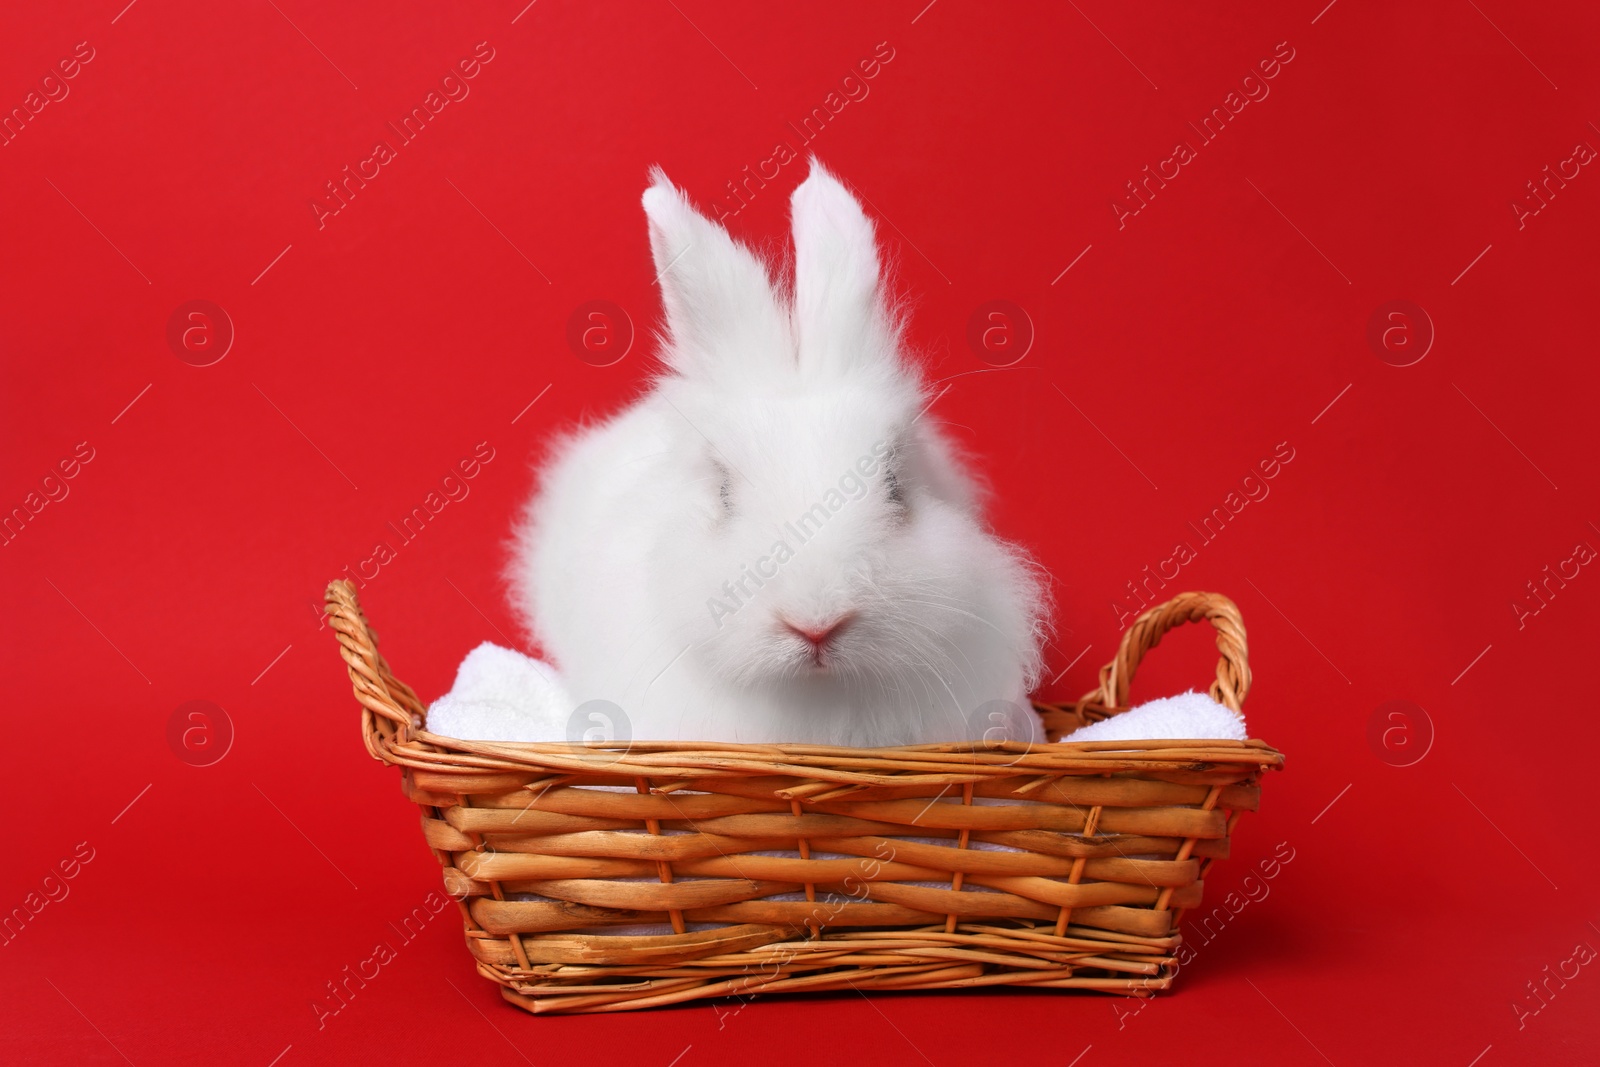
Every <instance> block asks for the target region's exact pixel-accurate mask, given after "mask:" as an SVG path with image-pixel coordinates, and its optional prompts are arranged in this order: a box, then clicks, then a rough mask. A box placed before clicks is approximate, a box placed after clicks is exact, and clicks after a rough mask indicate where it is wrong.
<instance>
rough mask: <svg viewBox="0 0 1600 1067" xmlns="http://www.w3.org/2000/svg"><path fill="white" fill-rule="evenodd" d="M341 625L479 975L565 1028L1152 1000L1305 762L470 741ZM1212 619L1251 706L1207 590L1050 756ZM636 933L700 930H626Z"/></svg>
mask: <svg viewBox="0 0 1600 1067" xmlns="http://www.w3.org/2000/svg"><path fill="white" fill-rule="evenodd" d="M327 611H328V615H329V622H330V624H331V626H332V627H333V629H334V630H335V631H336V633H337V635H338V638H339V643H340V645H341V649H340V651H341V654H342V655H343V657H344V660H345V663H346V664H347V665H348V667H349V673H350V679H351V681H352V683H353V684H354V686H355V694H356V699H357V700H358V701H360V703H361V706H362V716H361V722H362V732H363V734H364V736H365V738H366V743H367V750H368V751H369V752H371V754H372V755H373V756H374V757H376V758H378V759H381V760H383V761H385V762H386V763H390V764H394V765H395V766H398V767H399V768H401V771H402V777H403V787H404V791H405V793H406V796H407V797H408V798H409V799H410V800H412V801H413V802H415V803H416V804H417V805H418V806H419V807H420V808H421V812H422V831H423V836H424V837H425V838H426V839H427V842H428V844H429V845H430V846H431V847H432V849H433V852H434V856H435V857H436V858H437V859H438V861H439V863H440V865H441V866H442V867H443V868H444V883H445V888H446V889H447V890H448V891H449V893H450V894H451V895H452V896H453V897H455V898H456V900H457V901H458V902H459V904H460V906H461V911H462V916H463V918H464V920H465V924H466V937H467V946H468V948H469V949H470V950H471V951H472V954H473V956H474V957H475V958H476V959H477V965H478V971H479V973H480V974H482V975H483V976H484V977H485V978H489V979H491V980H493V981H494V982H496V983H498V984H499V986H500V991H501V994H502V995H503V996H504V997H505V998H506V999H507V1000H508V1001H510V1002H511V1003H513V1004H515V1005H517V1006H518V1007H521V1008H525V1009H527V1010H529V1011H533V1012H539V1013H544V1012H601V1011H625V1010H630V1009H634V1008H647V1007H654V1006H658V1005H664V1004H673V1003H678V1002H681V1001H687V1000H693V999H697V998H704V997H727V996H744V995H749V994H754V993H758V992H759V993H777V992H791V991H802V990H829V989H843V988H851V987H853V988H855V989H861V990H869V989H949V988H960V987H971V986H989V985H1018V986H1031V987H1035V988H1057V989H1059V988H1076V989H1095V990H1104V991H1109V992H1118V993H1126V994H1131V995H1135V996H1146V995H1149V994H1150V993H1151V992H1153V991H1155V990H1160V989H1166V988H1167V987H1168V986H1169V985H1170V983H1171V980H1172V975H1173V973H1174V972H1175V969H1176V968H1175V966H1174V955H1173V954H1174V951H1175V949H1176V948H1177V946H1178V944H1179V941H1180V937H1179V934H1178V932H1177V930H1178V919H1179V918H1180V917H1181V915H1182V913H1183V910H1184V909H1186V908H1192V907H1195V906H1196V905H1198V904H1199V903H1200V899H1201V890H1202V886H1203V882H1202V877H1203V875H1204V873H1205V870H1206V868H1207V867H1208V866H1209V865H1210V864H1211V863H1212V861H1214V860H1217V859H1222V858H1224V857H1226V856H1227V854H1228V842H1229V835H1230V833H1231V831H1232V829H1233V825H1234V823H1235V821H1236V820H1237V818H1238V816H1239V814H1240V813H1241V812H1245V811H1253V810H1255V808H1256V805H1257V802H1258V800H1259V797H1260V785H1259V778H1260V775H1261V773H1262V771H1264V770H1266V769H1267V768H1274V767H1279V766H1281V765H1282V763H1283V757H1282V755H1281V754H1279V753H1278V752H1277V751H1275V750H1274V749H1272V748H1270V747H1269V746H1267V745H1266V744H1264V743H1263V742H1260V741H1217V740H1211V741H1115V742H1100V743H1088V744H1070V745H1055V744H1050V745H1034V746H1031V748H1030V746H1028V745H1025V744H1021V743H1016V742H1008V743H996V744H987V743H984V742H975V743H973V744H970V745H966V746H962V745H948V744H947V745H922V746H914V747H906V748H879V749H850V748H837V747H827V746H818V745H736V744H718V743H709V742H646V741H634V742H632V743H631V744H630V743H621V742H619V743H604V742H591V743H585V744H566V743H549V744H510V743H491V742H479V741H459V740H455V739H452V738H447V737H441V736H439V735H436V734H431V733H428V732H427V731H426V730H424V729H422V726H421V724H422V722H423V719H424V715H425V711H426V709H425V706H424V705H423V703H422V702H421V701H420V700H418V699H417V696H416V694H415V693H414V692H413V691H412V690H411V688H410V687H409V686H407V685H405V684H404V683H402V682H400V681H398V680H397V679H396V678H395V677H394V675H393V674H391V673H390V671H389V667H388V664H387V663H385V662H384V659H383V657H382V656H381V655H379V654H378V649H377V640H376V638H375V637H374V635H373V633H372V631H371V629H370V628H369V627H368V624H367V621H366V618H365V616H364V615H363V614H362V611H361V607H360V605H359V603H358V602H357V600H356V594H355V590H354V588H353V587H352V586H351V585H350V583H349V582H346V581H343V580H341V581H336V582H334V583H333V584H332V585H330V586H329V587H328V595H327ZM1201 619H1207V620H1209V621H1210V622H1211V623H1212V624H1213V625H1214V626H1215V627H1216V629H1217V647H1218V650H1219V651H1220V652H1221V654H1222V658H1221V661H1220V663H1219V664H1218V667H1217V679H1216V681H1215V682H1214V683H1213V684H1212V686H1211V694H1212V696H1213V697H1215V698H1216V699H1217V700H1219V701H1221V702H1222V703H1224V704H1226V705H1227V706H1229V707H1231V708H1233V709H1234V710H1235V711H1237V710H1238V709H1239V707H1240V704H1241V702H1242V701H1243V700H1244V697H1245V694H1246V692H1247V691H1248V689H1249V686H1250V670H1249V666H1248V664H1247V660H1246V646H1245V633H1244V626H1243V624H1242V623H1241V621H1240V619H1239V612H1238V609H1237V608H1235V607H1234V605H1233V603H1232V602H1231V601H1230V600H1228V599H1227V598H1226V597H1223V596H1220V595H1218V594H1215V593H1185V594H1183V595H1181V596H1178V597H1177V598H1175V599H1173V600H1172V601H1170V602H1169V603H1167V604H1164V605H1161V606H1160V607H1157V608H1153V609H1151V610H1150V611H1148V612H1146V613H1145V614H1144V615H1143V616H1141V617H1140V618H1139V619H1138V621H1136V622H1135V623H1134V624H1133V625H1132V626H1131V627H1130V628H1129V629H1128V631H1127V632H1126V634H1125V635H1124V637H1123V643H1122V647H1121V649H1120V651H1119V652H1118V654H1117V657H1116V659H1114V660H1113V661H1112V662H1111V663H1109V664H1107V665H1106V667H1105V668H1104V669H1102V671H1101V672H1100V687H1099V688H1098V689H1096V690H1095V691H1094V692H1092V693H1089V694H1088V695H1086V696H1085V697H1084V698H1083V700H1081V701H1078V702H1077V703H1076V704H1068V705H1045V704H1041V705H1037V708H1038V711H1039V713H1040V714H1041V715H1042V717H1043V720H1044V723H1045V727H1046V731H1047V733H1048V735H1049V737H1050V740H1051V741H1054V740H1055V739H1056V738H1057V737H1058V736H1060V735H1061V734H1064V733H1068V732H1070V731H1071V730H1073V729H1076V728H1077V727H1078V726H1080V725H1082V724H1083V723H1084V722H1089V721H1094V720H1097V719H1102V718H1104V717H1106V716H1107V715H1111V714H1115V713H1116V712H1117V711H1118V710H1121V709H1122V708H1123V707H1124V706H1125V705H1126V703H1127V700H1128V684H1129V682H1130V681H1131V680H1132V678H1133V674H1134V671H1135V670H1136V669H1137V667H1138V665H1139V661H1140V659H1141V658H1142V657H1143V656H1144V654H1145V653H1146V652H1148V651H1149V650H1150V649H1151V648H1153V647H1155V645H1156V644H1157V642H1159V641H1160V640H1161V636H1162V635H1163V634H1164V633H1166V631H1167V630H1169V629H1170V628H1172V627H1173V626H1176V625H1178V624H1179V623H1182V622H1188V621H1199V620H1201ZM596 786H605V787H611V788H609V789H598V788H594V787H596ZM617 787H623V788H624V789H626V790H628V791H627V792H623V791H619V790H618V788H617ZM929 840H933V841H936V842H937V843H931V844H930V843H927V842H928V841H929ZM979 842H983V843H988V844H990V845H994V846H1002V847H1003V848H1004V849H1005V850H981V849H979V848H977V847H974V846H975V845H976V844H977V843H979ZM772 852H779V853H786V854H780V855H770V854H762V853H772ZM829 856H835V857H844V858H826V857H829ZM929 883H933V884H932V885H930V884H929ZM785 894H786V895H787V896H788V897H789V898H790V899H771V898H773V897H775V896H779V895H785ZM529 895H532V896H535V897H536V898H537V899H533V900H525V899H524V900H519V899H513V898H515V897H526V896H529ZM802 897H803V898H802ZM797 898H799V899H797ZM633 924H662V926H663V928H667V927H666V924H670V929H671V930H673V931H676V932H674V933H667V934H652V935H642V934H625V933H611V934H607V933H605V932H604V931H606V930H607V929H608V928H616V927H619V926H628V925H633ZM691 926H692V927H694V929H692V930H691V929H689V928H690V927H691Z"/></svg>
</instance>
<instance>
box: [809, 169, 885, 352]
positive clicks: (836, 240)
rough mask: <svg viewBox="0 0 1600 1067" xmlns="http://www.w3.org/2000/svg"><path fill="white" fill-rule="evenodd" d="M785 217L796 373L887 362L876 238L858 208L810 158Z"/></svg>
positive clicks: (849, 196)
mask: <svg viewBox="0 0 1600 1067" xmlns="http://www.w3.org/2000/svg"><path fill="white" fill-rule="evenodd" d="M789 213H790V215H791V216H792V218H793V227H794V320H795V332H796V333H797V334H798V340H799V345H800V363H801V365H802V367H804V368H805V369H806V370H808V371H816V372H820V373H824V374H826V373H835V372H844V371H848V370H850V369H852V368H856V367H861V366H864V365H868V364H873V363H881V362H883V361H885V360H892V357H893V356H894V354H895V351H896V348H895V325H894V320H893V316H892V315H891V314H890V312H889V309H888V307H887V305H886V304H885V302H884V299H883V294H882V291H881V287H880V284H879V267H878V244H877V239H876V237H875V236H874V233H873V228H872V222H871V220H869V219H868V218H867V216H866V214H865V213H863V212H862V210H861V205H860V204H859V203H857V202H856V198H855V197H854V196H852V195H850V191H849V190H848V189H846V188H845V187H844V186H843V185H842V184H840V182H839V180H838V179H837V178H835V177H834V176H833V175H832V174H829V173H828V171H827V170H826V169H825V168H824V167H823V166H822V164H821V163H819V162H817V158H816V157H815V156H813V157H811V173H810V174H809V175H808V176H807V177H806V180H805V181H803V182H801V183H800V186H799V188H797V189H796V190H795V191H794V196H793V197H792V198H791V199H790V201H789Z"/></svg>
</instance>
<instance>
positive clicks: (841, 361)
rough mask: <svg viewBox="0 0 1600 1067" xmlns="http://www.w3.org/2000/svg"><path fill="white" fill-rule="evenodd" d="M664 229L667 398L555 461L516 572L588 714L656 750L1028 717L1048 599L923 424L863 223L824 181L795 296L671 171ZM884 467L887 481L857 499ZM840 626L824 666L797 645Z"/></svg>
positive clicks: (800, 241) (577, 441)
mask: <svg viewBox="0 0 1600 1067" xmlns="http://www.w3.org/2000/svg"><path fill="white" fill-rule="evenodd" d="M644 208H645V214H646V216H647V217H648V220H649V230H650V243H651V248H652V251H653V254H654V257H655V263H656V268H657V271H658V272H659V275H660V285H661V293H662V302H663V305H664V306H665V310H666V323H667V332H668V336H666V337H665V338H663V341H662V352H661V357H662V360H663V362H664V363H665V365H666V368H667V373H666V374H664V375H663V376H662V377H660V378H659V379H657V380H656V381H655V382H654V383H653V384H652V388H651V389H650V391H649V392H648V393H647V394H646V395H644V396H643V397H642V398H641V399H640V400H639V401H637V402H636V403H634V404H633V405H632V406H631V407H629V408H627V409H626V410H624V411H622V412H621V413H619V414H617V415H615V416H613V417H611V418H609V419H606V420H605V421H603V422H600V423H598V424H596V425H592V426H589V427H586V428H584V429H581V430H579V431H577V432H575V433H573V434H571V435H570V436H568V437H567V438H566V439H565V440H564V441H562V442H561V443H560V444H559V445H558V446H557V447H556V449H555V450H554V452H553V454H552V456H551V457H550V459H549V460H548V462H547V463H546V465H545V466H544V468H543V470H542V471H541V474H540V479H539V486H538V489H537V492H536V493H535V495H534V496H533V498H532V500H531V501H530V502H529V503H528V505H527V508H526V512H525V514H524V517H523V521H522V522H521V524H520V525H519V528H518V532H517V551H516V553H515V557H514V559H513V561H512V565H511V568H510V571H509V577H510V578H511V583H512V588H513V602H514V604H515V606H516V608H517V609H518V611H519V613H520V614H521V616H522V618H523V620H524V622H525V624H526V625H527V627H528V629H529V631H530V633H531V635H532V636H533V638H534V639H535V640H536V641H537V642H538V644H539V645H540V647H541V648H542V649H543V650H544V652H545V653H546V654H547V655H548V656H549V657H550V658H551V660H552V661H553V662H554V663H555V664H556V665H557V666H558V667H559V668H560V671H561V674H562V677H563V680H564V682H565V684H566V689H567V694H568V696H569V698H570V700H571V701H573V702H574V703H581V702H583V701H587V700H591V699H596V698H603V699H606V700H610V701H612V702H614V703H615V704H617V705H619V706H620V707H621V708H622V709H623V710H624V711H625V712H626V714H627V716H628V718H629V720H630V723H631V733H632V736H633V737H634V738H638V739H653V740H696V739H701V740H704V739H715V740H719V741H739V742H773V741H794V742H813V743H830V744H842V745H888V744H915V743H926V742H936V741H947V740H956V739H964V738H966V737H968V736H970V735H971V729H970V726H969V722H970V721H972V717H973V716H974V715H975V714H977V713H978V709H980V708H982V707H983V706H984V705H986V704H988V703H989V702H992V701H1010V702H1012V703H1013V704H1015V705H1017V706H1018V707H1019V708H1025V707H1026V703H1025V697H1026V694H1027V693H1028V692H1029V691H1030V689H1031V688H1032V687H1033V685H1034V683H1035V682H1036V680H1037V676H1038V671H1039V663H1040V654H1039V644H1040V640H1041V635H1042V633H1043V629H1044V625H1045V624H1044V618H1045V611H1044V603H1043V599H1044V597H1043V588H1042V585H1041V583H1040V581H1039V580H1038V577H1037V575H1036V572H1035V568H1034V567H1033V566H1032V565H1031V564H1030V562H1029V561H1028V559H1027V558H1026V557H1025V556H1024V554H1023V553H1022V552H1021V551H1019V550H1018V549H1017V548H1016V547H1014V546H1012V545H1010V544H1008V543H1006V542H1004V541H1002V540H1000V539H998V538H997V537H995V536H994V535H993V534H992V533H991V532H990V531H989V529H988V527H987V525H986V524H985V522H984V519H983V515H982V512H981V508H980V503H979V501H980V493H979V491H978V489H977V486H976V485H975V483H974V482H973V480H972V478H971V477H970V475H969V474H968V473H967V472H966V471H965V470H964V469H963V468H962V466H961V464H960V463H959V461H958V460H957V459H956V450H955V449H954V448H953V447H952V445H951V443H950V442H949V441H948V440H947V439H946V437H945V436H944V434H943V433H942V432H941V431H940V429H939V428H938V426H937V425H936V424H935V422H934V420H933V418H932V417H931V416H930V415H926V414H924V409H925V406H926V404H927V403H928V399H929V394H928V390H927V387H926V384H925V382H924V380H923V378H922V375H921V373H920V371H919V369H918V368H917V367H916V366H915V365H914V364H913V363H912V362H911V361H910V360H908V358H907V357H906V355H905V353H904V351H903V349H902V345H901V341H900V330H899V323H898V318H897V316H896V314H895V312H894V309H893V308H892V306H891V305H890V303H889V302H888V300H887V299H886V296H885V292H884V286H883V284H882V281H881V277H880V268H879V262H878V252H877V241H876V237H875V235H874V231H873V225H872V223H871V221H869V220H868V219H867V217H866V215H865V214H864V213H863V212H862V210H861V207H860V205H859V204H858V203H857V202H856V199H855V198H854V197H853V196H852V195H851V194H850V193H849V192H848V191H847V190H846V189H845V187H844V186H843V185H841V184H840V183H839V182H838V181H837V180H836V179H835V178H834V177H833V176H832V175H830V174H829V173H828V172H827V171H826V170H824V169H823V168H822V167H821V166H820V165H819V164H817V163H816V162H815V160H813V161H812V166H811V172H810V175H809V176H808V177H807V178H806V180H805V181H804V182H803V183H802V184H801V185H800V187H799V188H798V189H796V191H795V193H794V196H793V199H792V201H791V210H792V215H793V236H794V276H793V280H792V283H790V284H784V282H783V280H782V279H780V280H779V282H778V283H777V284H775V283H774V280H773V278H772V275H771V273H770V272H769V269H768V267H767V265H766V264H764V263H763V262H762V261H761V260H760V259H759V258H758V257H757V256H755V255H754V254H753V253H752V252H751V251H750V250H749V249H748V248H746V247H745V246H744V245H742V244H741V243H739V242H737V241H735V240H734V239H733V238H732V237H730V236H729V235H728V233H727V231H726V230H724V229H723V228H722V227H721V226H719V225H717V224H716V223H714V222H712V221H710V220H709V219H707V218H705V217H704V216H702V215H700V214H699V213H698V212H696V211H695V210H694V208H693V207H692V206H691V205H690V204H689V202H688V201H687V199H686V198H685V197H684V195H683V194H682V193H681V192H680V191H679V190H678V189H676V188H675V187H673V186H672V185H671V184H670V183H669V182H668V181H667V179H666V177H665V176H664V175H662V174H661V173H660V172H659V171H657V172H655V173H654V175H653V183H652V184H651V186H650V188H649V189H648V190H646V192H645V194H644ZM875 444H877V445H878V446H879V451H880V452H884V451H888V452H890V454H891V455H892V457H893V458H892V464H886V463H883V462H881V461H880V462H878V464H877V467H876V469H875V470H874V471H873V473H871V475H870V476H863V475H862V473H861V471H862V469H864V468H865V467H868V466H871V465H872V464H870V463H867V462H865V461H866V460H872V459H874V452H873V448H874V445H875ZM858 462H861V463H862V467H861V468H858V466H857V465H858ZM890 465H892V467H893V469H894V471H895V478H896V479H897V481H898V484H899V487H900V491H901V492H902V493H903V496H904V505H903V506H901V505H900V504H897V503H896V502H895V501H894V500H892V499H891V483H890V481H889V479H888V478H887V477H886V474H885V468H886V467H887V466H890ZM858 484H859V485H860V487H861V489H860V495H859V497H857V498H852V496H854V494H855V493H856V486H857V485H858ZM830 491H831V495H830ZM835 504H838V505H839V506H838V507H836V508H835V507H834V505H835ZM814 505H821V506H822V509H823V512H822V515H823V517H822V518H820V519H819V518H818V517H817V514H818V513H816V512H815V511H813V510H812V509H813V506H814ZM808 513H810V514H812V515H813V521H812V523H811V524H810V525H809V526H808V527H807V530H806V532H808V533H809V534H811V536H809V537H808V538H807V539H806V540H805V541H804V543H802V542H801V540H800V538H798V537H797V536H795V534H794V533H793V532H792V531H791V530H790V528H789V527H790V526H792V525H793V524H795V523H797V522H798V520H799V518H800V517H801V516H802V515H805V514H808ZM786 524H789V525H788V526H786ZM819 527H820V528H819ZM779 541H783V542H786V543H787V546H788V548H789V550H790V552H791V553H792V555H791V556H789V557H786V558H785V560H784V562H782V564H781V565H775V564H774V562H773V561H774V559H775V555H774V552H773V550H774V549H775V548H776V542H779ZM763 558H766V559H767V561H768V562H766V563H760V562H759V561H760V560H762V559H763ZM758 566H759V567H760V568H761V570H763V571H764V572H766V575H765V576H763V577H761V583H762V584H761V585H760V586H759V587H758V586H757V584H756V581H755V580H754V579H751V578H749V577H747V575H748V574H749V573H751V572H750V571H749V570H747V569H746V568H747V567H749V568H756V567H758ZM774 569H775V573H773V572H774ZM741 580H742V581H743V582H744V583H745V584H744V588H743V591H742V592H739V593H738V594H737V596H735V597H730V596H729V595H728V592H727V589H726V588H725V587H724V583H725V582H726V583H730V587H731V588H735V589H737V586H736V585H734V584H733V583H739V582H740V581H741ZM745 594H749V595H745ZM714 598H721V600H722V601H723V604H724V607H732V606H734V605H735V604H736V605H737V610H734V611H732V612H731V613H723V614H720V615H719V614H718V613H717V612H716V611H715V610H714V608H713V606H712V601H713V599H714ZM846 613H854V620H853V621H852V622H851V623H850V624H849V625H848V626H847V627H846V628H845V629H844V630H842V631H841V632H840V635H839V637H838V638H837V640H836V642H835V643H833V644H832V645H830V646H829V649H828V651H827V653H825V659H824V663H823V665H820V666H819V665H816V664H815V663H813V661H812V654H811V650H810V648H809V646H808V645H807V644H806V643H805V641H804V640H803V639H801V638H800V637H798V636H797V635H796V634H794V633H793V632H791V631H789V630H788V629H787V628H786V627H785V625H784V622H783V621H782V620H788V621H790V622H793V623H795V624H797V625H800V626H811V627H816V626H818V625H821V624H824V623H826V622H828V621H830V620H832V619H834V618H837V617H839V616H840V615H843V614H846ZM979 718H980V719H981V718H982V716H981V715H980V716H979ZM1018 718H1019V721H1018V722H1017V723H1016V724H1015V730H1016V736H1018V737H1019V738H1023V737H1037V732H1036V731H1037V727H1036V726H1035V724H1034V723H1033V721H1032V716H1027V715H1022V714H1021V713H1020V712H1019V716H1018ZM984 725H988V724H987V722H985V723H984ZM981 729H982V727H981V726H980V732H981Z"/></svg>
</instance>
